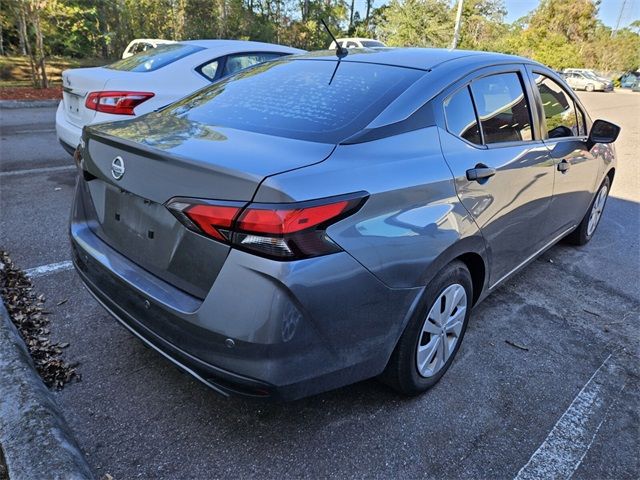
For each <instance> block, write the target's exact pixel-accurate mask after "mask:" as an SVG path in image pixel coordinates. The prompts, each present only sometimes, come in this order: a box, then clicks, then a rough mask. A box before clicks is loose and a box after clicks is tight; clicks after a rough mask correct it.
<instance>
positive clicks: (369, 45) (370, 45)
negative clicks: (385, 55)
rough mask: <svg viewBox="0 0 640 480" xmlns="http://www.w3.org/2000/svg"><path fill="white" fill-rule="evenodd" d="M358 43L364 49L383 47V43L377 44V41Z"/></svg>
mask: <svg viewBox="0 0 640 480" xmlns="http://www.w3.org/2000/svg"><path fill="white" fill-rule="evenodd" d="M360 43H361V44H362V46H363V47H365V48H376V47H384V46H385V45H384V43H382V42H379V41H377V40H361V41H360Z"/></svg>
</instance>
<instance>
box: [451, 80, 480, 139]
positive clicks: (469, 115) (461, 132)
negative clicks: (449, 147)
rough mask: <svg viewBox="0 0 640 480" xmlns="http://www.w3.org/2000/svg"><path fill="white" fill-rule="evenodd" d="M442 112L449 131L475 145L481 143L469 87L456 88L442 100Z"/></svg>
mask: <svg viewBox="0 0 640 480" xmlns="http://www.w3.org/2000/svg"><path fill="white" fill-rule="evenodd" d="M444 114H445V117H446V119H447V129H448V130H449V131H450V132H451V133H453V134H454V135H456V136H458V137H460V138H464V139H465V140H467V141H468V142H471V143H475V144H476V145H481V144H482V139H481V137H480V128H479V127H478V120H477V119H476V112H475V110H474V108H473V102H472V101H471V94H470V93H469V87H465V88H463V89H462V90H458V91H457V92H456V93H454V94H453V95H451V96H450V97H449V98H447V99H446V100H445V101H444Z"/></svg>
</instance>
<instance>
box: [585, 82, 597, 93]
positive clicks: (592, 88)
mask: <svg viewBox="0 0 640 480" xmlns="http://www.w3.org/2000/svg"><path fill="white" fill-rule="evenodd" d="M594 89H595V88H594V86H593V85H591V84H589V85H587V86H586V87H585V90H586V91H587V92H593V90H594Z"/></svg>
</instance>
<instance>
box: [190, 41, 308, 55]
mask: <svg viewBox="0 0 640 480" xmlns="http://www.w3.org/2000/svg"><path fill="white" fill-rule="evenodd" d="M179 43H186V44H188V45H196V46H198V47H203V48H220V49H225V50H230V51H232V50H233V51H235V50H259V49H261V48H263V49H267V50H282V51H291V52H304V50H300V49H298V48H293V47H286V46H284V45H277V44H275V43H265V42H252V41H249V40H184V41H181V42H179Z"/></svg>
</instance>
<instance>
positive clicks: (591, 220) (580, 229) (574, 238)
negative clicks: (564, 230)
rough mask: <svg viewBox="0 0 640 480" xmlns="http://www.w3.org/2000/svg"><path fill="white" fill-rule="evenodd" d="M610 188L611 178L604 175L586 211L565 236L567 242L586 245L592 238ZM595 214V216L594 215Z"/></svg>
mask: <svg viewBox="0 0 640 480" xmlns="http://www.w3.org/2000/svg"><path fill="white" fill-rule="evenodd" d="M610 189H611V180H609V177H608V176H607V177H605V178H604V181H603V182H602V184H601V185H600V188H599V189H598V192H597V193H596V194H595V196H594V197H593V200H592V201H591V204H590V205H589V209H588V210H587V213H585V215H584V217H583V218H582V221H581V222H580V224H579V225H578V226H577V227H576V229H575V230H574V231H573V232H571V233H570V234H569V235H567V236H566V237H565V240H566V242H567V243H570V244H572V245H586V244H587V243H589V241H590V240H591V239H592V238H593V235H594V234H595V233H596V230H597V229H598V225H599V224H600V219H601V218H602V213H603V212H604V207H605V206H606V204H607V198H608V197H609V190H610ZM594 215H595V216H594Z"/></svg>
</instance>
